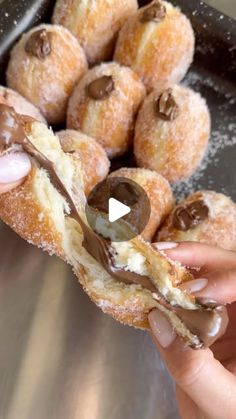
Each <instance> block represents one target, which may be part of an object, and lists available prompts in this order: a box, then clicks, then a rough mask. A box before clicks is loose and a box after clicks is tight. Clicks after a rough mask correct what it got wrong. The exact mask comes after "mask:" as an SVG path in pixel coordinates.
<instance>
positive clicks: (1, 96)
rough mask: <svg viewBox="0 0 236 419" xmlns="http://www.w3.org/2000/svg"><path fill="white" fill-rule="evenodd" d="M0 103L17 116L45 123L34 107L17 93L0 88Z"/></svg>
mask: <svg viewBox="0 0 236 419" xmlns="http://www.w3.org/2000/svg"><path fill="white" fill-rule="evenodd" d="M0 103H2V104H3V105H8V106H12V107H13V108H14V109H15V111H16V112H17V113H19V114H22V115H28V116H31V117H32V118H34V119H36V120H37V121H39V122H44V123H46V120H45V118H44V117H43V115H42V114H41V112H40V111H39V109H38V108H36V106H34V105H33V104H32V103H30V102H29V101H28V100H27V99H25V98H24V97H23V96H21V95H20V94H19V93H17V92H15V91H14V90H12V89H9V88H7V87H5V86H0Z"/></svg>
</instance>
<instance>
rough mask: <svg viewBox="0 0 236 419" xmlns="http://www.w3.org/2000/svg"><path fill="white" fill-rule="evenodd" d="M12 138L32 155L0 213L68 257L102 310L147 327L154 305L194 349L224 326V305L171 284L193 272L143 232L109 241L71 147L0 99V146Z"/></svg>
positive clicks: (23, 234) (0, 200)
mask: <svg viewBox="0 0 236 419" xmlns="http://www.w3.org/2000/svg"><path fill="white" fill-rule="evenodd" d="M6 133H7V134H8V135H6ZM15 144H16V145H17V147H18V148H19V147H20V148H22V150H23V151H24V152H26V153H28V154H29V155H30V156H31V160H32V170H31V172H30V174H29V176H27V178H26V180H25V182H24V183H23V184H22V185H20V186H18V187H17V188H16V189H14V190H12V191H10V192H7V193H5V194H2V195H0V218H1V219H2V220H3V221H4V222H6V223H7V224H8V225H9V226H10V227H12V228H13V229H14V230H15V231H16V232H17V233H18V234H19V235H20V236H21V237H23V238H24V239H26V240H28V241H30V242H31V243H32V244H35V245H37V246H39V247H42V248H43V249H44V250H47V251H48V252H50V253H51V254H53V253H56V254H57V255H58V256H60V257H61V258H62V259H64V260H66V261H67V262H68V263H69V264H70V265H71V266H72V268H73V270H74V272H75V274H76V276H77V278H78V280H79V282H80V283H81V284H82V286H83V288H84V290H85V291H86V292H87V293H88V295H89V296H90V297H91V299H92V300H93V301H94V302H95V303H96V304H97V305H98V306H99V307H100V308H101V309H102V310H103V311H104V312H105V313H108V314H110V315H111V316H113V317H114V318H115V319H117V320H119V321H121V322H123V323H126V324H129V325H132V326H135V327H141V328H148V327H149V325H148V314H149V312H150V311H151V310H152V309H154V308H158V309H159V310H161V311H163V312H164V313H165V315H166V316H167V317H168V319H169V320H170V322H171V324H172V326H173V328H174V330H175V331H176V332H177V333H178V335H179V336H180V337H181V338H183V339H184V340H185V341H186V343H187V344H188V345H190V346H192V347H193V348H195V349H198V348H203V347H206V346H209V345H211V344H212V343H213V342H214V341H215V340H216V339H218V338H219V337H220V336H222V335H223V334H224V333H225V330H226V327H227V324H228V316H227V310H226V308H225V307H224V306H220V305H217V304H216V305H212V302H211V304H210V305H207V302H206V301H205V302H204V305H202V304H201V301H198V300H196V298H195V297H194V296H193V295H190V294H189V293H187V292H184V291H183V290H181V289H180V288H178V287H177V286H176V285H178V284H180V283H182V282H183V281H186V280H191V279H193V276H192V275H191V274H190V273H189V272H188V271H187V270H186V269H185V268H184V267H182V266H181V265H180V264H177V263H175V262H173V261H170V260H169V259H168V258H166V256H165V255H164V254H162V253H161V252H159V251H158V250H157V249H155V248H154V247H153V246H152V245H151V244H150V243H147V242H145V241H144V240H143V239H142V238H141V236H136V237H134V238H133V239H131V240H130V241H128V242H122V243H114V242H111V241H107V240H106V239H105V238H104V237H102V236H99V235H98V234H97V233H95V232H93V231H92V230H91V229H90V228H89V227H88V225H87V222H86V218H85V203H86V199H85V195H84V191H83V185H82V175H83V174H82V169H81V167H80V165H78V162H77V161H76V160H75V159H74V157H73V155H70V154H69V153H65V152H64V151H63V150H62V148H61V145H60V141H59V139H58V138H57V137H56V136H55V135H54V134H53V132H52V131H51V130H49V129H48V128H47V126H46V125H45V124H42V123H39V122H35V121H32V120H30V121H29V120H25V119H24V118H23V117H20V116H19V115H18V114H16V112H15V111H14V109H13V108H10V107H8V106H6V105H0V153H1V151H2V150H3V149H5V150H6V148H7V147H9V148H12V147H13V146H14V145H15Z"/></svg>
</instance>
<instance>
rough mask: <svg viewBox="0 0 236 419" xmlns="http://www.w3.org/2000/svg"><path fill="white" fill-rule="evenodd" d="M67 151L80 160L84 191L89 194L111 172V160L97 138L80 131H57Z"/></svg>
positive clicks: (64, 149) (63, 147) (62, 145)
mask: <svg viewBox="0 0 236 419" xmlns="http://www.w3.org/2000/svg"><path fill="white" fill-rule="evenodd" d="M57 136H58V137H59V140H60V143H61V147H62V149H63V151H64V152H65V153H70V154H73V156H74V157H75V158H76V157H77V158H78V159H79V160H80V163H81V166H82V171H83V179H84V191H85V195H86V196H88V195H89V193H90V192H91V191H92V189H93V188H94V187H95V185H96V184H97V183H99V182H101V181H102V180H104V179H105V178H106V177H107V175H108V172H109V168H110V161H109V159H108V158H107V155H106V152H105V150H104V149H103V148H102V147H101V146H100V144H98V142H97V141H96V140H94V139H93V138H91V137H88V136H87V135H85V134H83V133H82V132H79V131H74V130H64V131H60V132H57Z"/></svg>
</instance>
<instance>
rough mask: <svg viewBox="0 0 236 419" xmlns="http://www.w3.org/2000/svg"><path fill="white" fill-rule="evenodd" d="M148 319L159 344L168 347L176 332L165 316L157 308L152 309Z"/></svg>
mask: <svg viewBox="0 0 236 419" xmlns="http://www.w3.org/2000/svg"><path fill="white" fill-rule="evenodd" d="M148 319H149V323H150V327H151V330H152V333H153V334H154V336H155V337H156V339H157V341H158V342H159V344H160V345H161V346H162V348H168V346H170V345H171V344H172V343H173V342H174V340H175V338H176V334H175V331H174V329H173V327H172V326H171V324H170V322H169V321H168V319H167V317H166V316H165V315H164V314H163V313H162V312H161V311H159V310H152V311H151V313H150V314H149V316H148Z"/></svg>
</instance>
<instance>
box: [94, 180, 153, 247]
mask: <svg viewBox="0 0 236 419" xmlns="http://www.w3.org/2000/svg"><path fill="white" fill-rule="evenodd" d="M150 214H151V207H150V202H149V199H148V196H147V194H146V192H145V191H144V189H143V188H141V186H140V185H138V184H137V183H136V182H134V181H133V180H130V179H126V178H123V177H111V178H108V179H106V180H104V181H103V182H100V183H99V184H98V185H96V186H95V188H94V189H93V190H92V192H90V194H89V196H88V200H87V205H86V216H87V221H88V224H89V225H90V227H91V228H92V230H93V231H95V232H96V233H98V234H100V235H102V236H103V237H104V238H107V239H109V240H111V241H116V242H121V241H128V240H131V239H133V238H134V237H135V236H137V235H139V234H141V233H142V231H143V230H144V228H145V227H146V225H147V223H148V221H149V218H150Z"/></svg>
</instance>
